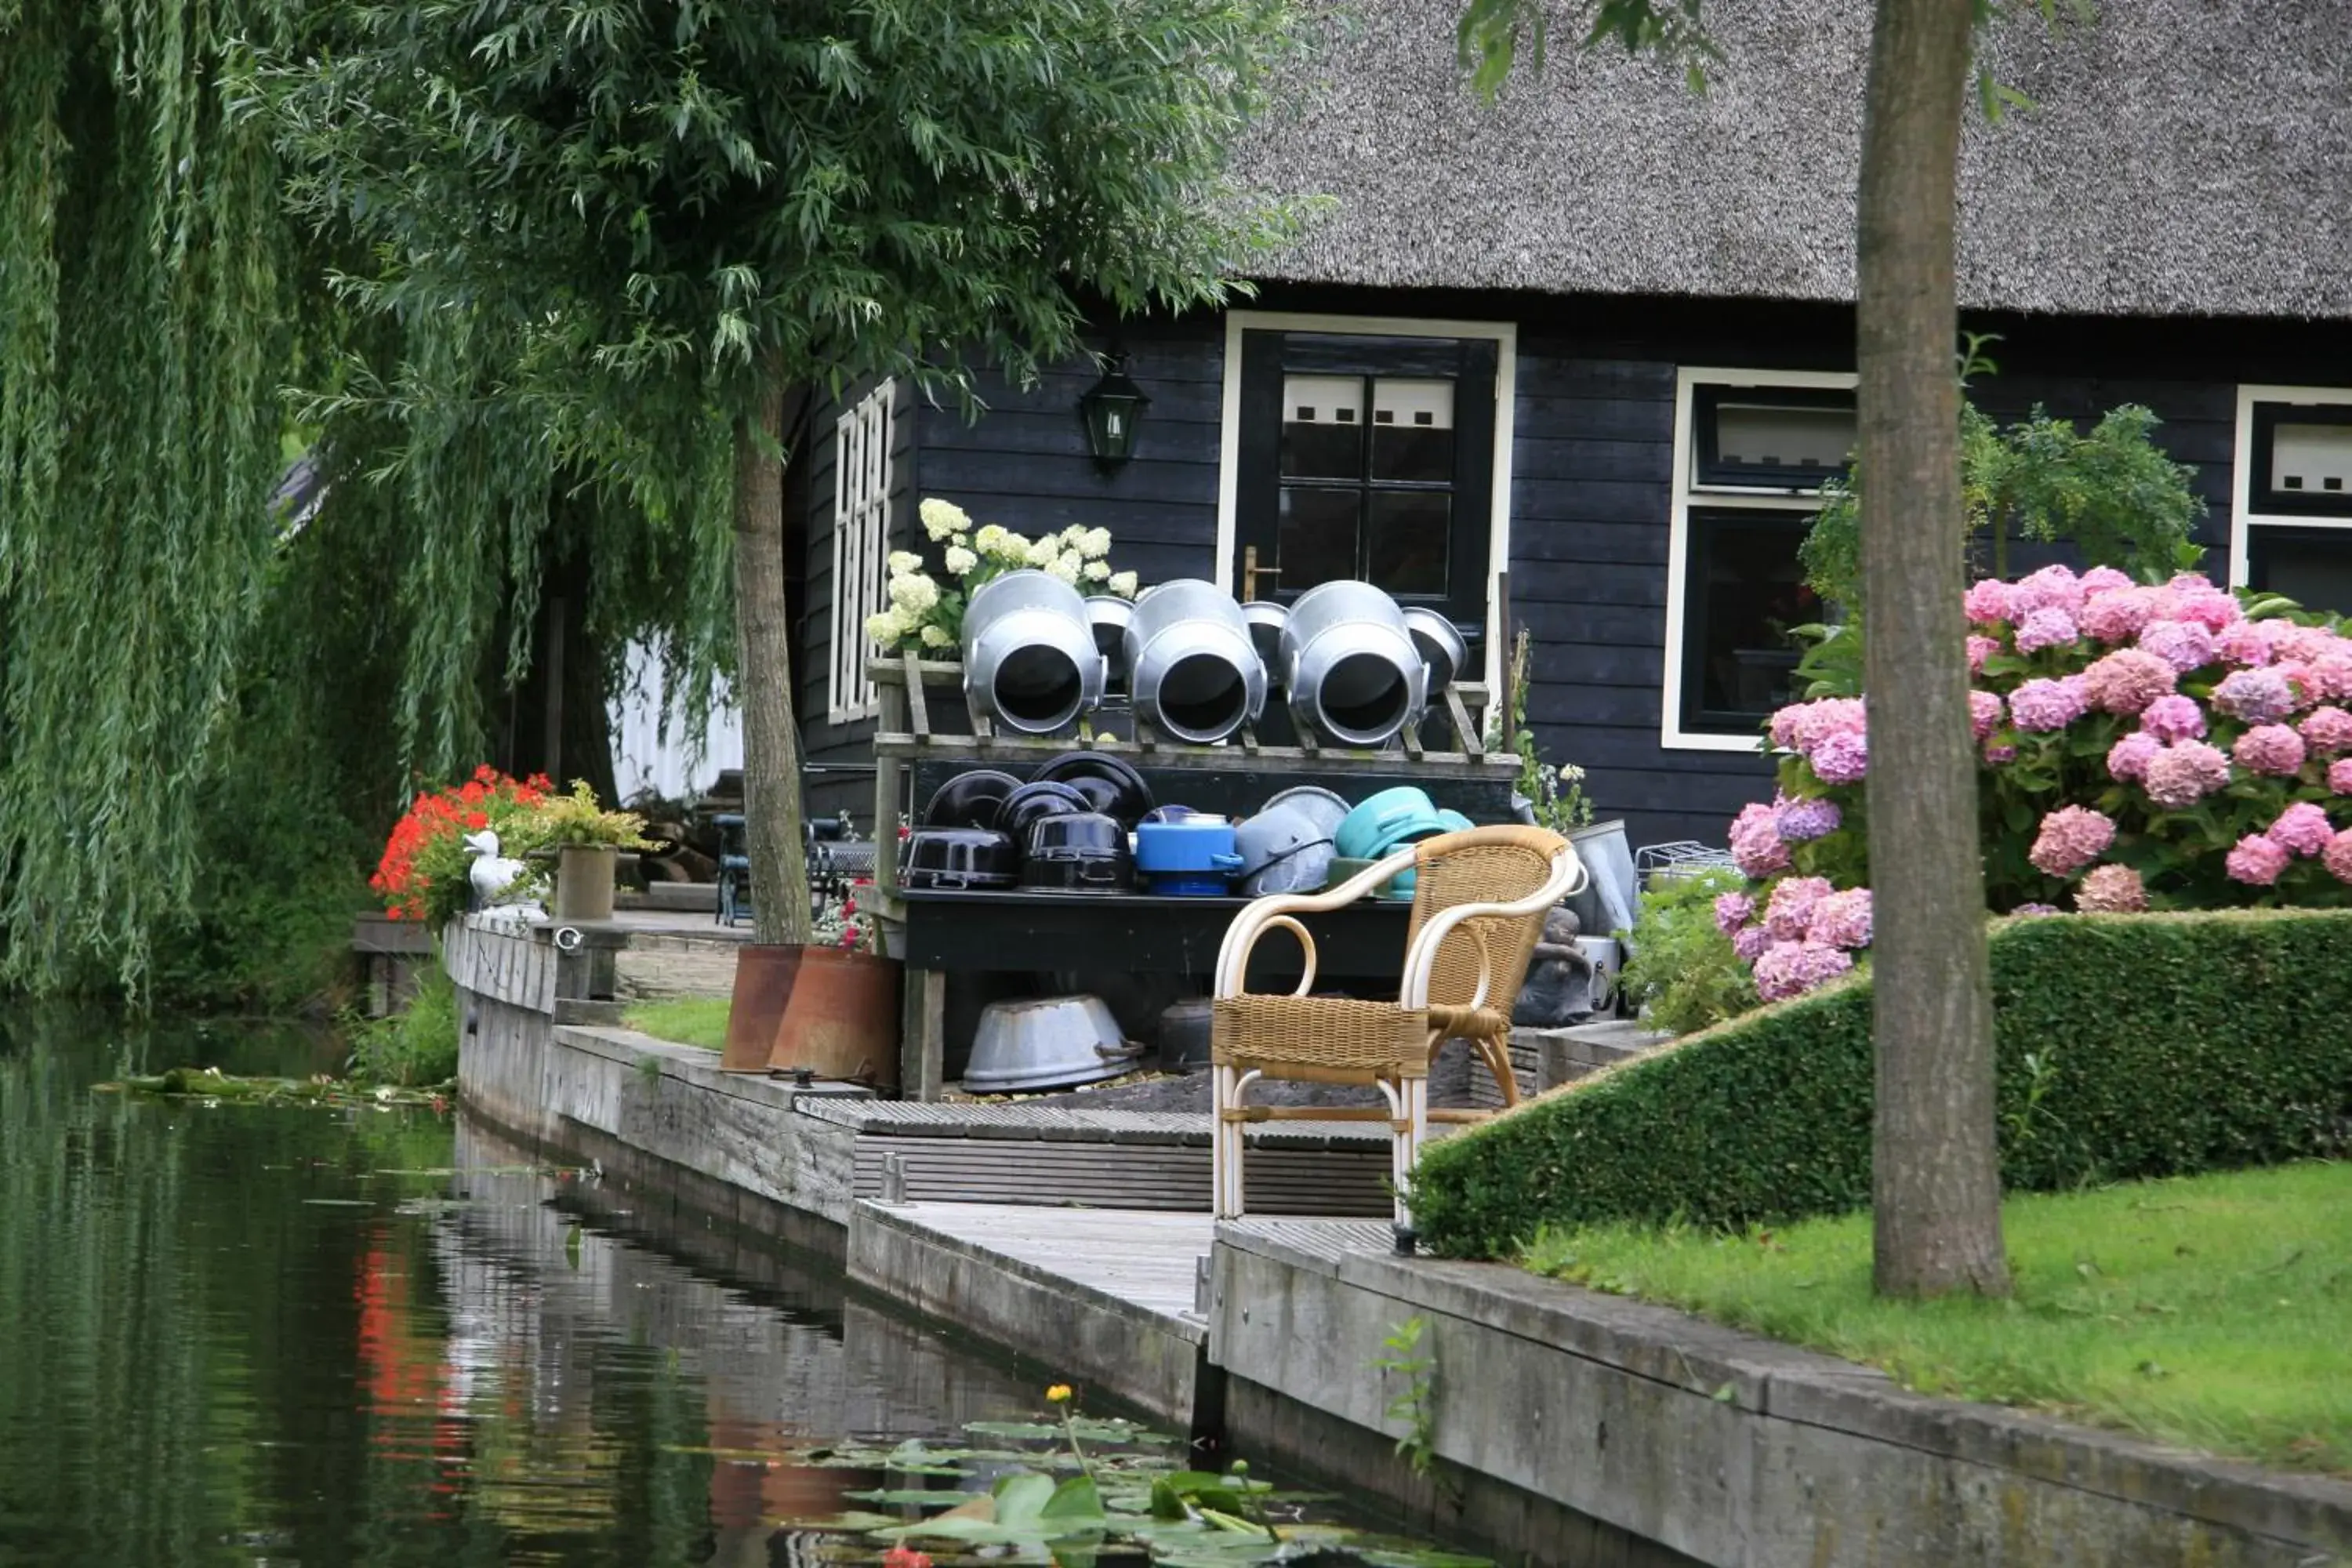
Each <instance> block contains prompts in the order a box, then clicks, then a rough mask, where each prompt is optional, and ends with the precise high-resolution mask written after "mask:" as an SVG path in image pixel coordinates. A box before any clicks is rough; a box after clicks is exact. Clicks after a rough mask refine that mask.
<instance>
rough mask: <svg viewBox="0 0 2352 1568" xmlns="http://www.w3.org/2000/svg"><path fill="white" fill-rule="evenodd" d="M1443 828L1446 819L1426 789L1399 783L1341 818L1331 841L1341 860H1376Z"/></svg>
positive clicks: (1370, 798) (1367, 799)
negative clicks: (1401, 845) (1440, 813)
mask: <svg viewBox="0 0 2352 1568" xmlns="http://www.w3.org/2000/svg"><path fill="white" fill-rule="evenodd" d="M1444 831H1445V820H1444V817H1443V816H1440V815H1439V814H1438V810H1437V807H1436V806H1435V805H1433V803H1432V802H1431V800H1430V798H1429V795H1428V794H1427V792H1425V791H1423V790H1418V789H1415V788H1413V787H1412V785H1411V784H1400V785H1399V786H1397V787H1396V788H1394V789H1384V790H1382V791H1381V792H1380V793H1379V794H1378V795H1370V796H1369V797H1367V798H1366V799H1365V800H1364V801H1363V802H1362V803H1361V804H1360V805H1357V807H1356V808H1355V809H1354V810H1353V811H1350V812H1349V813H1348V815H1347V816H1344V817H1342V818H1340V820H1339V831H1338V832H1337V833H1334V834H1333V835H1332V836H1331V841H1332V847H1333V848H1334V849H1335V850H1336V851H1337V852H1338V854H1339V857H1340V858H1342V859H1349V860H1377V859H1379V858H1381V856H1383V855H1386V854H1388V853H1389V852H1390V851H1391V850H1392V849H1394V848H1396V847H1397V846H1398V845H1400V844H1409V843H1411V842H1412V840H1414V839H1416V838H1426V837H1429V836H1430V835H1431V834H1433V833H1443V832H1444Z"/></svg>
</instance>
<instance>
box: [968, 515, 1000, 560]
mask: <svg viewBox="0 0 2352 1568" xmlns="http://www.w3.org/2000/svg"><path fill="white" fill-rule="evenodd" d="M1003 542H1004V531H1003V529H1001V528H999V527H997V526H996V524H994V523H992V522H983V523H982V524H981V525H980V528H979V530H978V531H975V532H974V533H973V534H972V536H971V547H972V548H973V549H974V550H977V551H979V552H981V553H982V555H986V554H989V553H991V552H993V551H994V550H996V549H997V548H998V547H999V546H1000V545H1002V544H1003Z"/></svg>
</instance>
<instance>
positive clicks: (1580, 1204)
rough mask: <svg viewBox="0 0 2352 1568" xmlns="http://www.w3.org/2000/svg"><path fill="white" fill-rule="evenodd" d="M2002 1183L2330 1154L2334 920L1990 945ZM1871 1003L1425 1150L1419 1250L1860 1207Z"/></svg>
mask: <svg viewBox="0 0 2352 1568" xmlns="http://www.w3.org/2000/svg"><path fill="white" fill-rule="evenodd" d="M1991 947H1992V969H1993V994H1994V1019H1995V1033H1996V1036H1997V1048H1998V1056H1999V1064H2000V1067H1999V1070H2000V1154H2001V1179H2002V1182H2003V1183H2004V1184H2006V1185H2007V1186H2009V1187H2011V1188H2016V1189H2027V1190H2049V1189H2053V1188H2063V1187H2069V1186H2073V1185H2075V1184H2082V1183H2088V1182H2096V1181H2108V1180H2122V1179H2128V1178H2134V1177H2142V1176H2161V1175H2173V1174H2181V1173H2190V1172H2196V1171H2203V1170H2219V1169H2229V1168H2232V1167H2237V1166H2243V1165H2255V1164H2266V1163H2275V1162H2278V1161H2282V1160H2287V1159H2294V1158H2300V1157H2304V1156H2309V1155H2315V1154H2317V1155H2327V1154H2335V1153H2338V1152H2344V1151H2346V1150H2347V1148H2352V912H2347V911H2337V910H2327V911H2322V910H2276V911H2257V910H2240V911H2229V912H2221V913H2212V914H2154V915H2147V914H2143V915H2072V916H2065V917H2046V916H2045V917H2030V916H2029V917H2024V918H2020V919H2014V920H2010V921H2001V922H1999V923H1998V924H1997V925H1996V926H1995V927H1994V929H1993V932H1992V942H1991ZM1871 1079H1872V1060H1871V1041H1870V989H1869V984H1868V982H1867V980H1866V979H1864V978H1860V977H1856V978H1853V979H1850V980H1847V981H1844V982H1842V983H1839V984H1832V985H1830V986H1826V987H1824V988H1822V990H1819V991H1816V992H1814V993H1813V994H1810V995H1807V996H1803V997H1801V998H1799V999H1797V1000H1795V1001H1792V1002H1786V1003H1781V1004H1779V1005H1773V1006H1769V1007H1765V1008H1762V1009H1759V1011H1756V1012H1753V1013H1750V1014H1748V1015H1747V1016H1744V1017H1740V1018H1737V1019H1734V1020H1733V1021H1731V1022H1730V1023H1727V1024H1725V1025H1722V1026H1719V1027H1717V1028H1714V1029H1711V1030H1708V1031H1707V1032H1706V1033H1704V1034H1700V1035H1695V1036H1691V1037H1686V1038H1685V1039H1684V1040H1681V1041H1679V1042H1677V1043H1676V1044H1675V1045H1673V1046H1670V1047H1665V1048H1664V1049H1663V1050H1661V1051H1659V1052H1657V1053H1655V1054H1654V1055H1652V1056H1649V1057H1645V1058H1639V1059H1637V1060H1635V1061H1633V1062H1629V1063H1627V1064H1625V1065H1624V1066H1622V1067H1621V1068H1615V1069H1613V1070H1612V1071H1610V1072H1607V1073H1604V1074H1602V1075H1601V1076H1600V1077H1598V1078H1595V1079H1591V1080H1589V1081H1587V1082H1586V1083H1584V1084H1580V1085H1576V1086H1571V1087H1570V1088H1568V1089H1560V1090H1557V1091H1554V1092H1553V1093H1551V1094H1549V1095H1546V1096H1544V1097H1542V1098H1541V1099H1538V1100H1533V1101H1531V1102H1529V1103H1528V1104H1527V1105H1526V1106H1524V1107H1522V1108H1521V1109H1519V1110H1516V1111H1514V1112H1512V1113H1510V1114H1508V1115H1506V1116H1503V1117H1500V1118H1497V1119H1496V1120H1495V1121H1492V1122H1488V1123H1486V1124H1484V1125H1481V1126H1478V1127H1475V1128H1473V1129H1471V1130H1469V1131H1465V1132H1463V1133H1461V1134H1459V1135H1457V1136H1455V1137H1452V1138H1448V1139H1445V1140H1444V1141H1443V1142H1438V1143H1435V1144H1433V1145H1432V1146H1431V1147H1430V1149H1429V1151H1428V1152H1427V1153H1426V1154H1425V1155H1423V1159H1422V1162H1421V1164H1420V1166H1419V1168H1418V1169H1417V1170H1416V1171H1415V1173H1414V1175H1413V1182H1412V1197H1413V1217H1414V1222H1415V1224H1416V1226H1418V1227H1419V1229H1420V1231H1421V1234H1422V1236H1423V1239H1424V1240H1425V1241H1427V1242H1428V1243H1429V1244H1430V1245H1431V1246H1432V1247H1434V1248H1436V1249H1437V1250H1438V1251H1440V1252H1443V1253H1446V1254H1450V1255H1454V1256H1461V1257H1496V1256H1505V1255H1507V1254H1509V1253H1511V1252H1513V1251H1515V1250H1516V1249H1517V1248H1518V1247H1521V1246H1523V1245H1524V1244H1525V1243H1526V1242H1527V1241H1528V1239H1529V1238H1530V1237H1533V1236H1534V1235H1535V1234H1536V1232H1537V1230H1538V1228H1539V1227H1541V1226H1547V1225H1558V1226H1573V1225H1588V1224H1602V1223H1609V1222H1618V1221H1630V1222H1633V1223H1642V1224H1658V1223H1664V1222H1666V1221H1669V1220H1675V1219H1679V1220H1682V1221H1685V1222H1687V1223H1690V1224H1693V1225H1697V1226H1708V1227H1721V1228H1734V1227H1738V1226H1748V1225H1754V1224H1780V1223H1783V1222H1786V1221H1788V1220H1790V1219H1794V1218H1797V1217H1800V1216H1802V1215H1819V1214H1835V1213H1840V1212H1843V1211H1846V1210H1850V1209H1854V1208H1859V1207H1863V1206H1864V1205H1867V1204H1868V1203H1869V1201H1870V1142H1871Z"/></svg>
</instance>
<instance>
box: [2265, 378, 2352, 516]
mask: <svg viewBox="0 0 2352 1568" xmlns="http://www.w3.org/2000/svg"><path fill="white" fill-rule="evenodd" d="M2281 425H2343V426H2352V403H2276V402H2269V401H2261V400H2258V401H2256V403H2255V404H2254V417H2253V430H2252V440H2251V441H2249V442H2248V444H2247V449H2246V510H2248V511H2249V512H2250V513H2252V514H2253V515H2255V516H2262V517H2346V518H2352V487H2348V488H2347V489H2340V490H2284V489H2272V488H2271V448H2272V443H2273V441H2274V440H2275V439H2276V437H2277V434H2278V427H2279V426H2281Z"/></svg>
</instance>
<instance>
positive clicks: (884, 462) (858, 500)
mask: <svg viewBox="0 0 2352 1568" xmlns="http://www.w3.org/2000/svg"><path fill="white" fill-rule="evenodd" d="M897 393H898V384H897V383H896V382H893V381H886V382H884V383H883V384H881V385H879V386H877V387H876V388H875V389H874V390H873V392H871V393H870V394H868V395H866V397H864V398H862V399H860V400H859V401H858V402H857V403H856V405H853V406H852V407H851V408H850V409H849V411H848V412H847V413H845V414H844V415H843V416H841V417H840V418H838V419H836V420H835V421H834V425H833V635H832V637H831V638H830V639H829V640H828V641H827V643H826V647H828V648H830V649H831V650H832V656H833V668H832V671H831V676H830V679H828V680H827V681H826V683H825V717H826V718H827V719H829V720H831V721H833V722H834V723H836V724H845V723H848V722H849V721H852V720H855V719H864V718H867V717H869V716H871V715H872V713H873V712H874V708H875V702H874V683H873V682H872V681H871V680H869V679H866V656H867V655H868V654H870V653H871V652H872V651H873V647H872V645H871V643H870V642H869V641H868V639H867V637H866V616H870V615H872V614H874V612H875V611H877V610H879V609H881V608H882V607H883V605H884V604H885V603H886V602H887V600H886V598H885V595H887V592H888V574H887V571H886V570H885V564H886V563H887V560H888V558H889V552H890V446H891V441H892V438H893V437H894V436H895V435H896V426H897V423H898V397H897Z"/></svg>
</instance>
